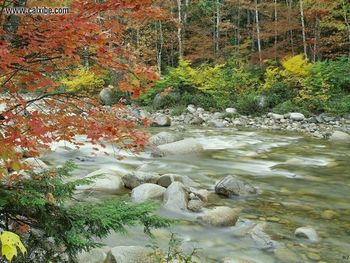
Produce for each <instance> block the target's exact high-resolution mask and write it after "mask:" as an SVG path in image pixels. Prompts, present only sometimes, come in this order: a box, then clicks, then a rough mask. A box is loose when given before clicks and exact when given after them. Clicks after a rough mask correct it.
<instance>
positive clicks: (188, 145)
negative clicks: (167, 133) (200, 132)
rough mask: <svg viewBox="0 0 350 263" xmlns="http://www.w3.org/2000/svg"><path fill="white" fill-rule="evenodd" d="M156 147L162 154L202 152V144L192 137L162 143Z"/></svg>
mask: <svg viewBox="0 0 350 263" xmlns="http://www.w3.org/2000/svg"><path fill="white" fill-rule="evenodd" d="M158 149H159V151H160V152H162V153H163V154H164V155H181V154H199V153H202V152H203V147H202V145H201V144H199V143H198V142H197V141H196V140H195V139H192V138H189V139H184V140H181V141H177V142H173V143H168V144H163V145H160V146H158Z"/></svg>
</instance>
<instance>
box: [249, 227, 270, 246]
mask: <svg viewBox="0 0 350 263" xmlns="http://www.w3.org/2000/svg"><path fill="white" fill-rule="evenodd" d="M266 226H267V224H266V223H258V224H257V225H256V226H255V227H253V228H252V229H251V230H250V231H249V236H250V237H251V238H252V240H253V241H254V243H255V245H256V246H257V247H258V248H259V249H267V250H270V249H275V248H276V247H277V242H276V241H274V240H272V239H271V237H270V236H269V235H268V234H266V233H265V232H264V230H265V228H266Z"/></svg>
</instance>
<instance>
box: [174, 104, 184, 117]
mask: <svg viewBox="0 0 350 263" xmlns="http://www.w3.org/2000/svg"><path fill="white" fill-rule="evenodd" d="M184 112H186V106H185V105H178V106H176V107H174V108H172V109H171V110H170V114H171V116H179V115H181V114H182V113H184Z"/></svg>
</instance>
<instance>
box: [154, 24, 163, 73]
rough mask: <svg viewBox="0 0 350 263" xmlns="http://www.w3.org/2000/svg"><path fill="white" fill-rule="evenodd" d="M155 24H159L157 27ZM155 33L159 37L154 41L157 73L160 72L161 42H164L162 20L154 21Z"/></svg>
mask: <svg viewBox="0 0 350 263" xmlns="http://www.w3.org/2000/svg"><path fill="white" fill-rule="evenodd" d="M157 25H158V26H159V27H158V28H157ZM158 30H159V32H157V34H158V33H159V39H157V42H156V51H157V67H158V73H159V75H161V74H162V51H163V44H164V38H163V26H162V22H160V21H159V22H158V23H156V31H158Z"/></svg>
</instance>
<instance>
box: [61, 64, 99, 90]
mask: <svg viewBox="0 0 350 263" xmlns="http://www.w3.org/2000/svg"><path fill="white" fill-rule="evenodd" d="M61 83H62V84H64V85H65V87H66V90H67V91H68V92H78V91H80V92H81V91H85V92H89V93H91V92H96V91H97V90H99V89H101V88H102V87H103V85H104V80H103V79H102V78H100V77H97V76H96V75H95V74H94V73H93V72H92V71H90V70H89V69H87V68H77V69H76V70H74V71H73V73H72V75H71V76H69V77H67V78H62V79H61Z"/></svg>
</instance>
